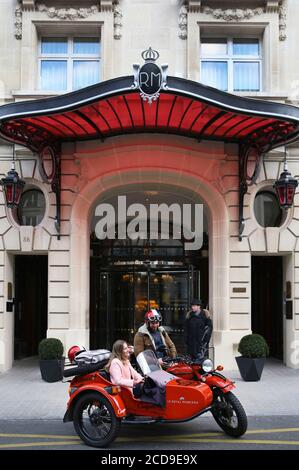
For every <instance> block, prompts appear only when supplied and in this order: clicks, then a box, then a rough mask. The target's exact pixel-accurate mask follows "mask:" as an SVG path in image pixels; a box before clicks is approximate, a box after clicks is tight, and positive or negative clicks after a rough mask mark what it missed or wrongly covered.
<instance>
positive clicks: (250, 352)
mask: <svg viewBox="0 0 299 470" xmlns="http://www.w3.org/2000/svg"><path fill="white" fill-rule="evenodd" d="M238 351H239V353H240V354H242V356H243V357H252V358H254V357H267V356H269V346H268V344H267V341H266V340H265V338H264V337H263V336H261V335H258V334H251V335H246V336H243V338H242V339H241V341H240V343H239V347H238Z"/></svg>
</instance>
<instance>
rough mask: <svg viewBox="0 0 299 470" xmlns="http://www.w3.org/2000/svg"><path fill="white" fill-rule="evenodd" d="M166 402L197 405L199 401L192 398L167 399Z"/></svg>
mask: <svg viewBox="0 0 299 470" xmlns="http://www.w3.org/2000/svg"><path fill="white" fill-rule="evenodd" d="M167 403H171V404H174V403H177V404H180V405H182V404H184V405H198V404H199V402H198V401H193V400H167Z"/></svg>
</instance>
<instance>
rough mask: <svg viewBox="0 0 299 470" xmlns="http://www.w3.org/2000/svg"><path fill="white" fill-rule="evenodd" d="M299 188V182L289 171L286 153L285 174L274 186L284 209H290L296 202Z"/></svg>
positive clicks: (282, 174) (283, 173)
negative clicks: (296, 192) (296, 193)
mask: <svg viewBox="0 0 299 470" xmlns="http://www.w3.org/2000/svg"><path fill="white" fill-rule="evenodd" d="M297 186H298V180H297V179H296V178H293V177H292V175H291V173H290V172H289V170H288V165H287V155H286V153H285V159H284V165H283V172H282V173H281V175H280V177H279V179H278V180H276V181H275V183H274V184H273V188H275V190H276V194H277V197H278V200H279V204H280V207H281V208H282V209H286V210H287V209H289V208H290V207H292V205H293V202H294V196H295V191H296V188H297Z"/></svg>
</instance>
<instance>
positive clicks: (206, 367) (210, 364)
mask: <svg viewBox="0 0 299 470" xmlns="http://www.w3.org/2000/svg"><path fill="white" fill-rule="evenodd" d="M201 367H202V369H203V370H204V371H205V372H211V370H213V362H212V361H211V359H205V360H204V361H203V363H202V365H201Z"/></svg>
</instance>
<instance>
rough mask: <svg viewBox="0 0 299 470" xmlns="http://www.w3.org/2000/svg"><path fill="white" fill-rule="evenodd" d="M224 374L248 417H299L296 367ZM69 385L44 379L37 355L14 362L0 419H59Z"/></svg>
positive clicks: (3, 382)
mask: <svg viewBox="0 0 299 470" xmlns="http://www.w3.org/2000/svg"><path fill="white" fill-rule="evenodd" d="M224 375H225V376H227V377H228V378H230V379H232V380H234V381H235V384H236V389H235V391H234V393H235V394H236V395H237V397H238V398H239V400H240V401H241V403H242V405H243V406H244V408H245V410H246V413H247V415H248V416H272V415H276V416H277V415H284V416H293V415H298V416H299V369H297V370H295V369H289V368H287V367H285V366H284V365H283V364H282V362H280V361H278V360H274V359H268V360H267V362H266V365H265V368H264V371H263V375H262V378H261V380H260V381H259V382H244V381H243V380H242V379H241V378H240V374H239V372H238V371H225V370H224ZM68 385H69V384H68V382H55V383H47V382H44V381H43V380H42V379H41V376H40V370H39V365H38V359H37V358H28V359H23V360H20V361H16V362H15V364H14V366H13V368H12V369H11V370H9V371H8V372H5V373H2V374H0V420H3V419H4V420H15V419H25V420H26V419H61V420H62V419H63V416H64V413H65V410H66V402H67V400H68ZM204 416H205V415H204ZM201 419H202V418H201Z"/></svg>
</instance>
